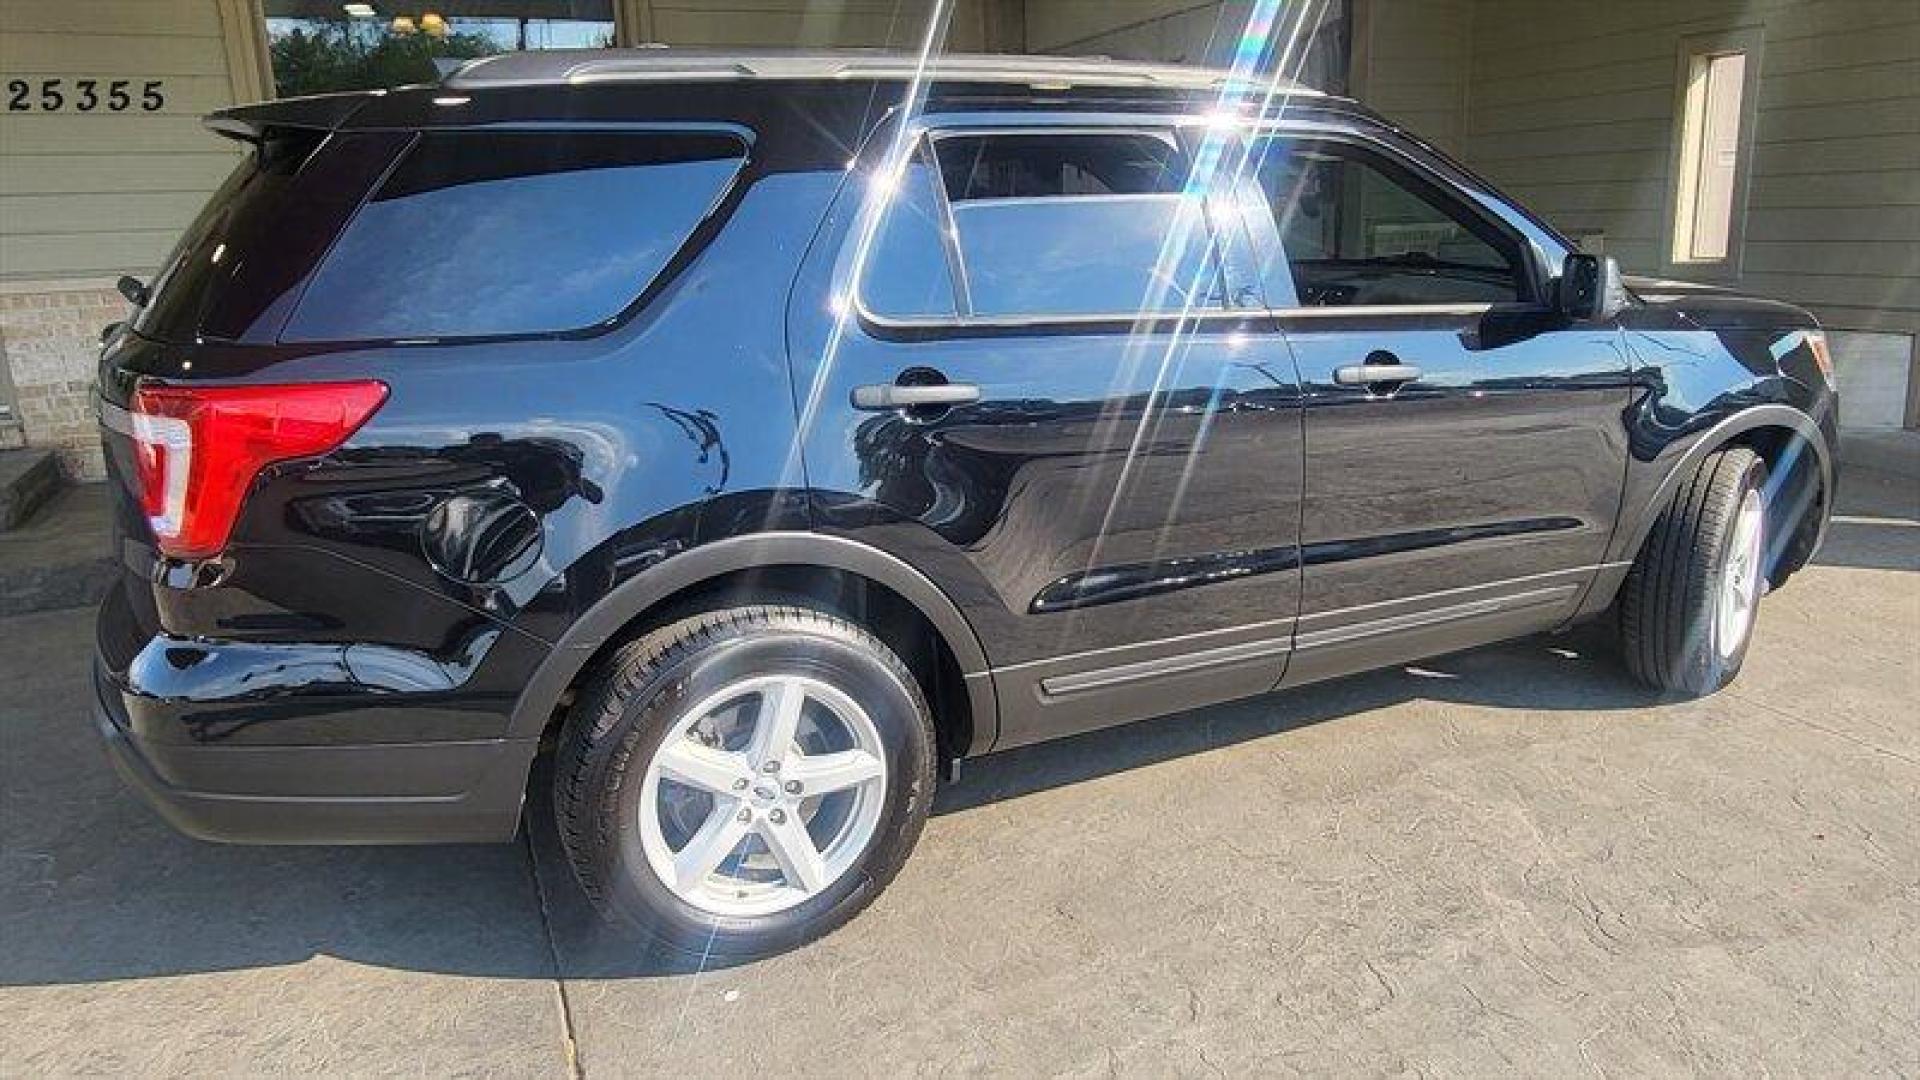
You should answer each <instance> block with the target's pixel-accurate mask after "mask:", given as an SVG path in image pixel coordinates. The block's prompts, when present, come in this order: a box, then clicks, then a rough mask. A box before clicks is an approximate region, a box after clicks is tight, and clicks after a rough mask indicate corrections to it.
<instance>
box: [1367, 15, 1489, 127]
mask: <svg viewBox="0 0 1920 1080" xmlns="http://www.w3.org/2000/svg"><path fill="white" fill-rule="evenodd" d="M1473 16H1474V2H1473V0H1371V2H1368V0H1361V2H1359V3H1358V4H1357V5H1356V7H1355V9H1354V32H1353V33H1354V37H1353V69H1352V73H1351V75H1350V81H1351V86H1352V89H1353V95H1354V96H1355V97H1358V98H1360V99H1361V100H1363V101H1365V102H1367V103H1368V104H1369V105H1372V106H1373V107H1374V108H1375V109H1378V110H1380V112H1382V113H1384V114H1386V115H1387V116H1390V117H1392V118H1393V119H1394V121H1395V122H1396V123H1399V124H1401V125H1403V126H1405V127H1407V128H1408V129H1410V130H1413V131H1416V132H1419V133H1420V135H1421V136H1423V137H1424V138H1426V139H1428V140H1430V141H1432V142H1433V143H1434V145H1436V146H1439V147H1440V148H1441V149H1444V150H1446V151H1447V152H1449V153H1452V154H1459V153H1460V152H1461V144H1462V142H1463V140H1464V139H1465V137H1466V124H1467V84H1468V81H1469V76H1470V74H1471V72H1472V64H1473Z"/></svg>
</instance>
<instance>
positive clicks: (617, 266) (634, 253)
mask: <svg viewBox="0 0 1920 1080" xmlns="http://www.w3.org/2000/svg"><path fill="white" fill-rule="evenodd" d="M745 154H746V148H745V146H744V144H743V143H742V142H741V141H740V140H739V139H737V138H734V137H732V136H728V135H719V134H706V133H661V132H589V133H564V134H563V133H553V132H545V133H534V132H518V133H479V132H433V133H428V134H425V135H422V136H421V137H420V140H419V142H418V143H416V144H415V145H414V147H413V148H412V149H411V150H410V151H408V153H407V155H406V157H405V158H404V159H403V160H402V161H401V162H400V164H399V166H398V167H396V168H395V169H394V171H393V173H392V175H391V176H389V177H388V178H387V180H386V181H385V182H384V183H383V184H381V186H380V190H379V191H378V192H376V193H375V194H374V196H373V198H371V199H370V200H368V202H367V204H366V205H365V206H364V207H362V208H361V209H360V212H359V213H358V214H356V215H355V216H354V219H353V221H352V223H351V224H349V225H348V226H347V229H346V232H345V233H344V234H343V235H342V236H341V237H340V240H339V242H338V243H337V244H335V245H334V248H333V250H332V251H331V252H330V253H329V254H328V255H327V258H326V261H325V263H323V264H322V265H321V267H320V270H319V272H318V273H317V274H316V275H315V276H314V279H313V283H312V284H311V285H310V286H309V287H308V288H307V291H306V295H305V296H304V297H303V298H302V300H301V301H300V306H299V308H298V309H297V310H295V312H294V314H293V318H292V320H291V321H290V322H289V323H288V324H287V329H286V332H285V334H284V335H283V338H284V340H287V341H334V340H364V339H387V338H443V337H470V336H487V335H502V334H537V333H551V332H557V331H564V330H576V329H582V328H587V327H591V326H595V325H597V324H601V323H604V322H607V321H608V320H610V319H612V318H614V317H615V316H617V315H619V314H620V312H621V311H622V310H623V309H625V308H626V307H627V306H628V305H629V304H631V303H632V302H633V301H634V299H635V298H637V297H638V296H639V295H640V293H641V291H642V290H644V289H645V288H646V286H647V284H648V283H649V282H651V281H652V280H653V278H654V276H655V275H657V274H658V273H659V272H660V271H661V270H662V269H663V268H664V267H665V266H666V265H667V262H668V260H670V259H671V258H672V257H673V255H674V253H675V252H677V251H678V250H679V249H680V247H681V245H682V244H684V243H685V242H686V240H687V237H688V236H689V235H691V234H692V232H693V230H694V229H695V227H696V226H698V225H699V223H700V221H701V219H702V218H704V217H705V216H706V214H707V212H708V211H709V210H711V209H712V208H713V206H714V204H715V203H716V202H717V201H718V200H719V198H720V195H721V194H722V192H724V191H725V189H726V187H727V185H728V182H729V181H730V180H731V179H732V178H733V175H734V173H735V172H736V171H738V169H739V166H740V163H741V162H742V161H743V160H744V159H745Z"/></svg>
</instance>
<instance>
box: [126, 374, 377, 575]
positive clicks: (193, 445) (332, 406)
mask: <svg viewBox="0 0 1920 1080" xmlns="http://www.w3.org/2000/svg"><path fill="white" fill-rule="evenodd" d="M386 399H387V387H386V384H385V383H380V382H374V381H372V380H365V381H360V382H337V383H304V384H301V385H297V386H215V387H193V386H155V385H143V386H141V387H139V388H138V389H136V390H135V391H134V393H133V409H132V427H133V431H132V435H133V440H134V444H135V445H134V452H135V455H136V458H137V473H138V476H137V478H136V482H137V484H138V486H139V495H140V505H141V508H142V509H143V510H144V511H145V513H146V515H147V522H148V523H149V524H150V525H151V526H152V527H153V535H154V538H155V539H156V540H158V541H159V544H160V550H161V551H162V552H163V553H165V554H167V555H171V556H173V557H175V558H180V559H200V558H205V557H207V556H209V555H214V554H217V553H218V552H219V551H220V549H221V548H223V547H225V546H226V543H227V535H228V534H229V533H230V532H232V531H233V523H234V520H235V519H236V518H237V517H238V516H239V514H240V504H241V503H242V502H244V501H245V500H246V497H247V488H248V487H249V486H251V485H252V483H253V479H254V477H256V476H258V475H260V470H261V469H263V468H265V467H267V466H268V465H271V464H273V463H274V462H276V461H288V460H291V459H293V458H302V457H312V456H313V455H315V454H324V453H326V452H327V451H329V450H332V449H334V448H335V447H337V446H339V445H340V444H341V443H343V442H346V441H347V437H348V436H349V435H352V434H353V433H354V431H355V430H357V429H358V428H359V427H360V425H361V424H364V423H366V422H367V418H368V417H370V416H372V415H373V413H374V410H376V409H378V408H379V407H380V403H381V402H383V401H385V400H386Z"/></svg>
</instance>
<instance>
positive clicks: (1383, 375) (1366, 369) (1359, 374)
mask: <svg viewBox="0 0 1920 1080" xmlns="http://www.w3.org/2000/svg"><path fill="white" fill-rule="evenodd" d="M1419 377H1420V369H1419V368H1418V367H1417V366H1415V365H1413V364H1348V365H1347V366H1345V367H1341V368H1335V369H1334V372H1333V381H1334V382H1337V383H1339V384H1340V385H1341V386H1375V385H1378V384H1380V383H1410V382H1412V381H1414V380H1415V379H1418V378H1419Z"/></svg>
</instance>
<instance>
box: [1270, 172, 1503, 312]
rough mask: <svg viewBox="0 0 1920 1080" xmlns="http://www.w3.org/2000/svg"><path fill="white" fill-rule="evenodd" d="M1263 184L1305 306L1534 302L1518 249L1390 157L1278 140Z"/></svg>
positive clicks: (1484, 221)
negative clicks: (1525, 300) (1528, 292)
mask: <svg viewBox="0 0 1920 1080" xmlns="http://www.w3.org/2000/svg"><path fill="white" fill-rule="evenodd" d="M1260 181H1261V185H1262V186H1263V187H1264V188H1265V190H1266V194H1267V197H1268V199H1269V201H1270V202H1271V204H1272V207H1273V214H1274V218H1275V221H1276V223H1277V224H1278V226H1279V229H1280V237H1281V243H1282V245H1283V246H1284V247H1285V249H1286V253H1287V262H1288V264H1289V265H1290V267H1291V269H1292V271H1293V282H1294V288H1295V291H1296V292H1297V293H1298V295H1299V298H1300V303H1301V304H1303V305H1306V306H1352V305H1381V304H1484V303H1510V302H1513V301H1516V300H1520V299H1524V298H1525V297H1526V295H1527V287H1526V279H1525V275H1524V274H1523V273H1522V270H1521V268H1522V267H1523V266H1524V265H1525V263H1524V262H1523V261H1522V259H1521V257H1520V246H1519V243H1518V242H1517V241H1516V240H1515V239H1514V238H1512V237H1510V236H1507V235H1506V234H1505V233H1503V232H1502V231H1501V230H1500V229H1499V228H1497V227H1496V226H1494V225H1492V224H1491V223H1490V222H1488V221H1487V220H1486V219H1485V218H1484V217H1482V216H1481V215H1479V214H1477V213H1475V212H1474V211H1473V210H1472V209H1470V208H1469V207H1468V206H1466V205H1465V204H1464V203H1462V202H1461V201H1460V200H1459V199H1457V198H1454V197H1453V196H1451V195H1448V194H1447V193H1446V192H1444V191H1443V190H1441V189H1440V188H1438V187H1436V186H1435V185H1434V184H1432V183H1430V182H1428V181H1427V180H1425V179H1423V178H1421V177H1419V176H1417V175H1416V174H1414V173H1412V172H1411V171H1409V170H1407V169H1406V168H1404V167H1402V166H1400V165H1398V164H1396V163H1394V162H1391V161H1389V160H1388V159H1386V158H1383V157H1380V156H1378V155H1375V154H1372V153H1370V152H1366V151H1362V150H1359V149H1358V148H1355V147H1351V146H1347V145H1344V144H1340V143H1313V142H1303V141H1294V140H1274V141H1273V142H1271V143H1270V144H1268V146H1267V147H1266V148H1265V152H1264V155H1263V156H1262V158H1261V167H1260Z"/></svg>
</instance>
